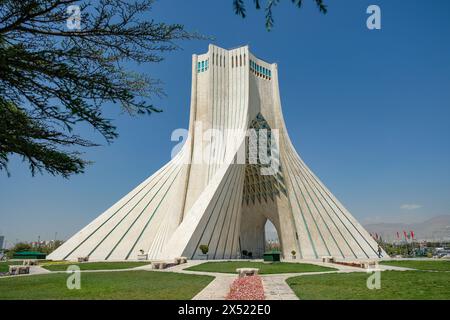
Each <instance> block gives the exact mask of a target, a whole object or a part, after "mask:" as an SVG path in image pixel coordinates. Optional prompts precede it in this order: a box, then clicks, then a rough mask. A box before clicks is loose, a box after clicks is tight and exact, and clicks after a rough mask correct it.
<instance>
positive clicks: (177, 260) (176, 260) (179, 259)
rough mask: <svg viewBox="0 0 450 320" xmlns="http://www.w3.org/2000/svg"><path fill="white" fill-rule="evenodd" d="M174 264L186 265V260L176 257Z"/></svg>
mask: <svg viewBox="0 0 450 320" xmlns="http://www.w3.org/2000/svg"><path fill="white" fill-rule="evenodd" d="M175 263H176V264H183V263H187V258H186V257H176V258H175Z"/></svg>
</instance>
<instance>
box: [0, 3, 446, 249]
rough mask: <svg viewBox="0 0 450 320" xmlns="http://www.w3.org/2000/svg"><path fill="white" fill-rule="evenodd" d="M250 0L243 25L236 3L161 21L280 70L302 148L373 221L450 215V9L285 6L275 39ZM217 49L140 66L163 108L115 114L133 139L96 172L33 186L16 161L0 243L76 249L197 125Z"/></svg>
mask: <svg viewBox="0 0 450 320" xmlns="http://www.w3.org/2000/svg"><path fill="white" fill-rule="evenodd" d="M247 2H248V6H249V8H248V17H247V18H246V19H244V20H243V19H241V18H240V17H237V16H235V15H234V13H233V10H232V6H231V0H223V1H208V0H202V1H200V0H197V1H193V0H190V1H180V0H178V1H175V0H164V1H158V2H157V3H156V4H155V7H154V10H153V12H152V18H155V19H156V20H161V21H167V22H176V23H182V24H184V25H185V26H186V28H187V29H188V30H191V31H198V32H200V33H202V34H205V35H209V36H212V37H214V38H215V39H214V40H213V41H212V42H214V43H215V44H217V45H219V46H222V47H225V48H229V47H235V46H239V45H245V44H249V45H250V49H251V50H252V52H253V53H254V54H256V55H257V56H259V57H261V58H263V59H265V60H267V61H270V62H277V63H278V65H279V71H280V89H281V96H282V105H283V111H284V115H285V117H286V122H287V126H288V130H289V133H290V136H291V138H292V140H293V143H294V145H295V146H296V148H297V149H298V151H299V153H300V155H301V156H302V157H303V159H304V160H305V162H306V163H307V164H308V165H309V166H310V167H311V169H312V170H313V171H314V172H315V173H316V174H317V175H318V176H319V177H320V178H321V179H322V180H323V181H324V182H325V184H326V185H327V186H328V187H329V188H330V189H331V191H332V192H334V193H335V195H336V196H337V197H338V198H339V199H340V200H341V201H342V202H343V203H344V204H345V205H346V206H347V208H348V209H349V210H350V212H352V213H353V215H354V216H355V217H356V218H357V219H358V220H360V221H361V222H362V223H368V222H373V221H387V222H389V221H404V222H409V221H411V222H412V221H418V220H425V219H426V218H427V217H432V216H436V215H442V214H450V170H449V169H450V143H449V138H450V125H449V121H450V41H449V39H450V19H449V18H448V13H449V12H450V2H449V1H447V0H434V1H421V0H414V1H404V0H371V1H365V0H351V1H350V0H348V1H345V5H344V4H343V3H344V2H342V3H341V2H338V1H333V0H327V1H326V2H327V3H328V4H329V13H328V14H327V15H321V14H320V13H319V12H318V10H317V9H316V7H315V6H314V5H313V1H312V0H306V1H304V2H305V4H304V8H303V9H301V10H297V9H296V8H295V7H294V6H293V5H291V2H290V1H288V0H283V1H282V3H281V4H280V5H279V6H278V7H277V8H276V11H275V19H276V20H275V24H276V25H275V28H274V29H273V30H272V31H271V32H267V31H266V30H265V28H264V17H263V12H261V11H259V12H258V11H256V10H254V9H251V8H250V6H251V4H252V3H253V1H247ZM370 4H378V5H379V6H380V7H381V9H382V30H380V31H370V30H368V29H367V28H366V19H367V17H368V15H367V14H366V8H367V7H368V5H370ZM208 43H209V42H208V41H185V42H180V43H179V44H180V46H181V47H182V50H179V51H177V52H173V53H170V54H168V55H166V60H165V61H163V62H162V63H160V64H156V65H146V66H141V67H140V68H139V70H141V71H142V72H145V73H148V74H149V75H151V76H153V77H155V78H160V79H161V80H162V81H163V82H164V86H165V90H166V92H167V94H168V96H167V97H166V98H164V99H161V100H158V101H156V102H157V103H158V105H160V106H161V107H162V108H163V109H164V112H163V113H162V114H154V115H152V116H150V117H140V118H130V117H127V116H124V115H120V113H119V111H118V109H117V108H115V107H113V106H107V107H106V110H107V111H106V114H107V115H108V116H109V117H112V118H114V119H115V121H114V123H115V124H116V125H117V126H118V128H119V133H120V137H119V139H118V140H117V141H116V142H115V143H114V144H112V145H110V146H104V147H99V148H95V149H90V150H87V152H86V158H88V159H91V160H93V161H94V162H95V163H94V164H93V165H92V166H90V167H89V168H88V169H87V171H86V173H85V174H83V175H79V176H74V177H72V178H71V179H70V180H64V179H62V178H60V177H52V176H49V175H43V176H41V175H38V176H36V177H34V178H32V177H31V174H30V172H29V171H28V168H27V167H26V165H25V164H23V163H21V162H20V160H19V159H16V158H14V159H13V160H12V162H11V163H10V171H11V173H12V176H11V177H10V178H8V177H7V176H6V175H5V174H4V173H0V234H4V235H5V236H6V238H7V240H8V241H10V242H15V241H16V239H19V240H34V239H37V237H38V235H40V236H41V239H52V238H53V237H54V234H55V232H58V238H62V239H66V238H67V237H69V236H70V235H72V234H73V233H74V232H76V231H78V230H79V229H80V228H82V227H83V226H85V225H86V224H87V223H88V222H90V221H91V220H92V219H94V218H95V217H97V216H98V215H99V214H100V213H102V212H103V211H104V210H105V209H107V208H108V207H109V206H111V205H112V204H113V203H114V202H116V201H117V200H118V199H119V198H120V197H122V196H123V195H125V194H126V193H127V192H128V191H130V190H131V189H132V188H133V187H135V186H136V185H137V184H138V183H140V182H141V181H142V180H144V179H145V178H146V177H147V176H149V175H150V174H152V173H153V172H154V171H155V170H156V169H158V168H159V167H160V166H161V165H163V164H164V163H165V162H167V161H168V160H169V158H170V151H171V149H172V147H173V146H174V144H175V143H174V142H171V141H170V134H171V132H172V131H173V130H174V129H176V128H186V127H187V125H188V113H189V100H190V87H191V85H190V81H191V75H190V71H191V55H192V54H193V53H204V52H206V50H207V46H208ZM82 133H83V134H86V135H88V136H89V137H93V138H95V139H97V141H102V140H101V139H100V137H99V136H98V135H96V134H94V133H93V132H92V130H90V129H86V128H83V129H82ZM405 205H406V206H405ZM402 206H403V207H402Z"/></svg>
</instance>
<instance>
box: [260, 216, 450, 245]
mask: <svg viewBox="0 0 450 320" xmlns="http://www.w3.org/2000/svg"><path fill="white" fill-rule="evenodd" d="M364 228H366V230H367V231H369V232H370V233H373V234H374V233H378V235H379V236H381V237H382V238H383V239H384V240H387V241H393V240H396V239H397V232H398V233H399V234H400V239H404V238H405V237H404V235H403V230H404V231H406V232H407V233H408V234H409V232H410V231H413V232H414V239H416V240H428V241H450V215H445V216H438V217H434V218H431V219H428V220H426V221H424V222H419V223H372V224H366V225H364ZM266 239H267V240H275V239H278V236H277V232H276V230H275V228H274V227H273V225H270V226H269V227H268V228H267V229H266Z"/></svg>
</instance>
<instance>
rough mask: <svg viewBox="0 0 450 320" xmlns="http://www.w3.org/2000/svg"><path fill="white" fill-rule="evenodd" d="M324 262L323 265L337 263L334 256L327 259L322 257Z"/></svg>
mask: <svg viewBox="0 0 450 320" xmlns="http://www.w3.org/2000/svg"><path fill="white" fill-rule="evenodd" d="M322 262H323V263H335V262H336V259H335V258H334V257H332V256H325V257H322Z"/></svg>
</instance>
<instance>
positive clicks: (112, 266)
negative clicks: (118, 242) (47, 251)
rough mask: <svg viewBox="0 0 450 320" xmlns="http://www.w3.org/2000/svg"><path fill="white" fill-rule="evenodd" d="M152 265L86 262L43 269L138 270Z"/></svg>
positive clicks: (47, 265)
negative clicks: (71, 267) (137, 268)
mask: <svg viewBox="0 0 450 320" xmlns="http://www.w3.org/2000/svg"><path fill="white" fill-rule="evenodd" d="M146 264H150V263H149V262H137V261H136V262H134V261H130V262H84V263H71V262H62V263H61V262H59V263H50V264H43V265H42V267H43V268H45V269H47V270H50V271H66V270H67V267H68V266H71V265H72V266H73V265H75V266H79V267H80V269H81V270H117V269H128V268H136V267H140V266H144V265H146Z"/></svg>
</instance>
